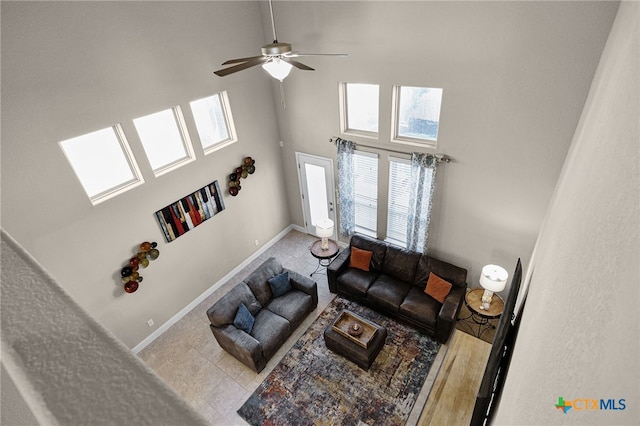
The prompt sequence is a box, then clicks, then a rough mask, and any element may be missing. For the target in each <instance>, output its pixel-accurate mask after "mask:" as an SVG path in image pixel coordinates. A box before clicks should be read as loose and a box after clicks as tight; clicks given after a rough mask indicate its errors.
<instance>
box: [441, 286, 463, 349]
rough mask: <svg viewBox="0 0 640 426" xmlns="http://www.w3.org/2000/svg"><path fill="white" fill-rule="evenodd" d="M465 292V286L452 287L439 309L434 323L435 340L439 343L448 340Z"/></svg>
mask: <svg viewBox="0 0 640 426" xmlns="http://www.w3.org/2000/svg"><path fill="white" fill-rule="evenodd" d="M466 290H467V286H466V285H465V286H464V287H458V286H454V287H452V288H451V291H450V292H449V294H448V295H447V298H446V299H445V300H444V303H443V304H442V308H440V312H439V313H438V320H437V322H436V339H437V340H438V341H439V342H440V343H446V342H447V340H449V336H451V332H452V331H453V327H454V326H455V323H456V320H457V319H458V314H459V313H460V308H461V307H462V300H463V299H464V295H465V293H466Z"/></svg>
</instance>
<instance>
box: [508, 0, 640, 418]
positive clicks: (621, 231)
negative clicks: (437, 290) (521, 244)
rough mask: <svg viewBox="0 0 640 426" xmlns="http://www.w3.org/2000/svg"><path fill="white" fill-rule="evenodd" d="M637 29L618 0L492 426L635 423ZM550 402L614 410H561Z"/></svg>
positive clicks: (639, 221)
mask: <svg viewBox="0 0 640 426" xmlns="http://www.w3.org/2000/svg"><path fill="white" fill-rule="evenodd" d="M639 28H640V4H639V3H638V2H622V3H621V4H620V10H619V12H618V15H617V18H616V21H615V23H614V26H613V29H612V31H611V34H610V36H609V39H608V41H607V45H606V48H605V50H604V52H603V54H602V58H601V61H600V64H599V67H598V71H597V73H596V76H595V78H594V80H593V84H592V85H591V91H590V93H589V98H588V100H587V103H586V105H585V109H584V112H583V114H582V117H581V120H580V125H579V126H578V129H577V130H576V134H575V137H574V140H573V143H572V146H571V149H570V151H569V154H568V156H567V161H566V163H565V165H564V168H563V170H562V174H561V177H560V180H559V182H558V186H557V189H556V192H555V195H554V197H553V200H552V203H551V206H550V209H549V213H548V218H547V219H546V222H545V225H544V228H543V230H542V232H541V234H540V240H539V243H538V245H537V248H536V259H535V260H534V263H535V264H534V265H533V268H534V269H533V277H532V280H531V283H530V290H529V296H528V300H527V302H526V306H525V311H524V316H523V320H522V325H521V329H520V333H519V336H518V340H517V343H516V347H515V352H514V356H513V360H512V363H511V367H510V370H509V374H508V376H507V381H506V386H505V388H504V393H503V397H502V401H501V403H500V409H499V411H498V416H497V418H496V424H505V425H512V424H520V425H526V424H530V425H539V424H576V425H585V424H616V425H622V424H629V425H631V424H638V419H639V418H640V409H639V407H638V401H639V400H640V391H639V388H638V377H639V375H640V371H639V366H638V360H639V359H640V350H639V348H638V342H639V341H640V318H639V315H638V309H637V304H638V300H640V297H639V292H638V283H639V282H640V270H639V266H638V259H640V194H639V190H638V189H639V188H640V170H639V168H640V130H639V127H640V124H639V122H638V117H640V99H639V98H640V84H639V81H638V76H639V75H640V65H639V61H640V59H639V56H640V55H639V53H640V43H639V40H640V30H639ZM532 366H534V367H533V368H532ZM560 396H562V397H564V399H565V400H570V401H571V400H575V399H615V400H616V401H618V400H619V399H626V409H625V410H623V411H602V410H601V411H588V410H577V409H571V410H569V412H568V413H567V414H563V413H562V412H560V411H558V410H556V409H555V408H554V406H553V404H556V403H557V401H558V397H560ZM583 406H584V404H583V403H579V404H578V407H577V408H582V407H583ZM617 406H618V407H620V404H617Z"/></svg>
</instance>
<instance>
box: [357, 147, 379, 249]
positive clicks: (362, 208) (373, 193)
mask: <svg viewBox="0 0 640 426" xmlns="http://www.w3.org/2000/svg"><path fill="white" fill-rule="evenodd" d="M353 181H354V187H355V188H354V189H355V191H354V197H355V198H354V201H355V230H356V232H360V233H362V234H366V235H370V236H372V237H376V236H377V228H378V226H377V225H378V224H377V221H378V156H377V155H376V154H372V153H369V152H363V151H355V152H354V156H353Z"/></svg>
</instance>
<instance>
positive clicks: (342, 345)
mask: <svg viewBox="0 0 640 426" xmlns="http://www.w3.org/2000/svg"><path fill="white" fill-rule="evenodd" d="M352 325H357V326H358V327H359V328H358V330H356V331H354V330H352V329H350V327H351V326H352ZM360 331H361V333H360ZM386 338H387V329H386V328H384V327H383V326H381V325H378V324H376V323H374V322H372V321H369V320H367V319H365V318H363V317H361V316H359V315H357V314H355V313H353V312H351V311H347V310H343V311H341V312H340V313H338V315H337V316H336V317H335V319H334V320H333V321H332V322H331V324H329V326H328V327H327V328H326V329H325V330H324V343H325V344H326V345H327V348H329V349H330V350H332V351H333V352H335V353H337V354H340V355H342V356H344V357H345V358H347V359H349V360H351V361H353V362H354V363H356V364H357V365H358V366H359V367H360V368H362V369H363V370H368V369H369V368H370V367H371V364H373V361H374V360H375V359H376V357H377V356H378V354H379V353H380V351H381V350H382V347H383V346H384V342H385V340H386Z"/></svg>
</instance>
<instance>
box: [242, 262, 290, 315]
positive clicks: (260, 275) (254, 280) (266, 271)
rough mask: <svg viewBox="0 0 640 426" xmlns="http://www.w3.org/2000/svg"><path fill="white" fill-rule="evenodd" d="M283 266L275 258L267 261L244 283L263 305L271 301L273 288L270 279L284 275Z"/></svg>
mask: <svg viewBox="0 0 640 426" xmlns="http://www.w3.org/2000/svg"><path fill="white" fill-rule="evenodd" d="M282 271H283V268H282V264H281V263H280V262H278V260H276V258H274V257H270V258H269V259H267V260H266V261H265V262H264V263H263V264H262V265H260V266H258V268H257V269H256V270H255V271H253V272H252V273H251V274H250V275H249V276H248V277H247V278H245V279H244V282H245V283H247V285H248V286H249V288H250V289H251V291H253V294H254V295H255V296H256V299H258V302H260V304H261V305H263V306H264V305H266V304H267V302H269V300H271V297H272V295H271V287H270V286H269V282H268V280H269V278H271V277H275V276H276V275H278V274H280V273H282Z"/></svg>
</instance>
